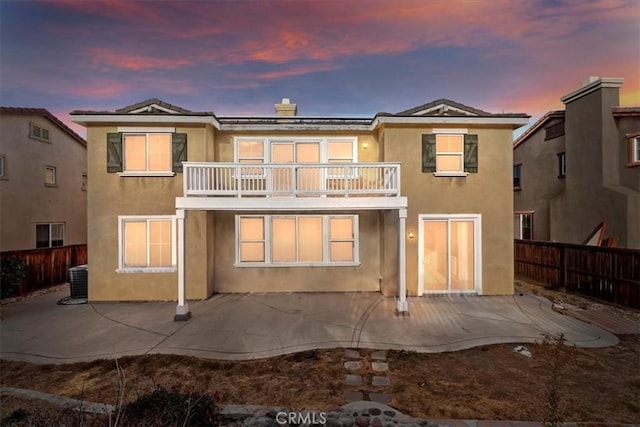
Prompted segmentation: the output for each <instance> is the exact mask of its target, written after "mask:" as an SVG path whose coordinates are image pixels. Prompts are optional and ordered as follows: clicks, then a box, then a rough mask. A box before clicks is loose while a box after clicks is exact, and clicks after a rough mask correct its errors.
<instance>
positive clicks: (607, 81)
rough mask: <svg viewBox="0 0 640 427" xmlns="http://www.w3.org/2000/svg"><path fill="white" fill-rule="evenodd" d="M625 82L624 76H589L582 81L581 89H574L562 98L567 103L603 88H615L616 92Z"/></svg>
mask: <svg viewBox="0 0 640 427" xmlns="http://www.w3.org/2000/svg"><path fill="white" fill-rule="evenodd" d="M622 83H624V79H623V78H622V77H597V76H589V77H587V78H586V79H584V80H583V81H582V86H580V89H578V90H574V91H573V92H571V93H569V94H567V95H565V96H563V97H562V98H560V100H561V101H562V102H563V103H564V104H565V105H567V104H568V103H570V102H573V101H575V100H577V99H580V98H582V97H583V96H585V95H588V94H590V93H592V92H595V91H597V90H602V89H605V88H606V89H614V90H615V91H616V93H618V91H619V90H620V86H622ZM617 97H618V95H616V98H617Z"/></svg>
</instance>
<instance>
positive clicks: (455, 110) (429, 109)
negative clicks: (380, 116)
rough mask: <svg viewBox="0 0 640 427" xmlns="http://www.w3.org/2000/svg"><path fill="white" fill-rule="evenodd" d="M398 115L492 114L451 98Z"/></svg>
mask: <svg viewBox="0 0 640 427" xmlns="http://www.w3.org/2000/svg"><path fill="white" fill-rule="evenodd" d="M396 115H397V116H457V117H460V116H491V115H492V114H491V113H488V112H486V111H483V110H479V109H477V108H473V107H470V106H468V105H464V104H461V103H459V102H455V101H451V100H450V99H444V98H442V99H438V100H436V101H432V102H429V103H427V104H423V105H419V106H417V107H413V108H410V109H408V110H404V111H401V112H399V113H396Z"/></svg>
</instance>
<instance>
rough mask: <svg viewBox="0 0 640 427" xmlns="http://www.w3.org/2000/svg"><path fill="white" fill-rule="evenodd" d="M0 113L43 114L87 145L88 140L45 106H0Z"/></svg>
mask: <svg viewBox="0 0 640 427" xmlns="http://www.w3.org/2000/svg"><path fill="white" fill-rule="evenodd" d="M0 115H14V116H41V117H45V118H47V119H49V120H50V121H51V122H53V123H54V124H55V125H57V126H58V127H59V128H60V129H62V130H63V131H64V132H66V133H67V134H69V136H70V137H71V138H73V139H75V140H76V141H78V142H79V143H80V144H82V145H83V146H85V147H86V146H87V141H85V139H84V138H83V137H81V136H80V135H78V134H77V133H75V132H74V131H73V129H71V128H70V127H69V126H67V125H65V124H64V123H63V122H62V121H61V120H60V119H59V118H57V117H56V116H54V115H53V114H51V113H50V112H49V111H48V110H47V109H45V108H25V107H0Z"/></svg>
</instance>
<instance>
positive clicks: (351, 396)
mask: <svg viewBox="0 0 640 427" xmlns="http://www.w3.org/2000/svg"><path fill="white" fill-rule="evenodd" d="M344 398H345V399H346V400H347V401H348V402H360V401H361V400H364V396H363V395H362V392H361V391H345V392H344Z"/></svg>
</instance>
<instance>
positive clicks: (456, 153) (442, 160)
mask: <svg viewBox="0 0 640 427" xmlns="http://www.w3.org/2000/svg"><path fill="white" fill-rule="evenodd" d="M434 132H436V133H432V134H425V135H422V172H433V173H434V175H435V176H467V175H468V174H469V173H477V172H478V135H470V134H466V133H465V132H466V129H463V130H455V132H457V133H452V132H451V131H448V130H446V129H434ZM437 132H441V133H437Z"/></svg>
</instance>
